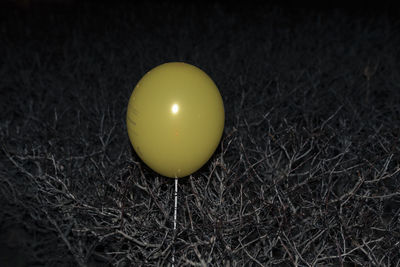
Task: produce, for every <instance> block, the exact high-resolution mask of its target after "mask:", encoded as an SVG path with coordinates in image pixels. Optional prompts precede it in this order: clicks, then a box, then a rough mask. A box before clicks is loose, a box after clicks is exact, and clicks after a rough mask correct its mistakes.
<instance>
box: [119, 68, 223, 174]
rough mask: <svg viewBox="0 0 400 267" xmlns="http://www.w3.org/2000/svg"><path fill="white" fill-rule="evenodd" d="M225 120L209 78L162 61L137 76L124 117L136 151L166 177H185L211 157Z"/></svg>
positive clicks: (220, 102) (201, 72) (220, 103)
mask: <svg viewBox="0 0 400 267" xmlns="http://www.w3.org/2000/svg"><path fill="white" fill-rule="evenodd" d="M224 121H225V111H224V103H223V101H222V97H221V94H220V93H219V91H218V88H217V86H216V85H215V83H214V82H213V80H212V79H211V78H210V77H209V76H208V75H207V74H206V73H205V72H204V71H202V70H201V69H199V68H197V67H195V66H193V65H190V64H187V63H183V62H170V63H165V64H162V65H160V66H157V67H155V68H154V69H152V70H150V71H149V72H147V73H146V74H145V75H144V76H143V77H142V79H141V80H140V81H139V82H138V84H137V85H136V87H135V89H134V90H133V93H132V95H131V97H130V99H129V104H128V110H127V120H126V122H127V128H128V135H129V139H130V141H131V143H132V146H133V148H134V150H135V152H136V154H137V155H138V156H139V157H140V158H141V159H142V160H143V162H145V163H146V164H147V165H148V166H149V167H150V168H151V169H153V170H154V171H156V172H157V173H159V174H161V175H164V176H167V177H171V178H179V177H184V176H187V175H190V174H192V173H193V172H195V171H197V170H198V169H199V168H201V167H202V166H203V165H204V164H205V163H206V162H207V161H208V160H209V159H210V157H211V156H212V154H213V153H214V151H215V149H216V148H217V146H218V144H219V141H220V139H221V136H222V132H223V129H224Z"/></svg>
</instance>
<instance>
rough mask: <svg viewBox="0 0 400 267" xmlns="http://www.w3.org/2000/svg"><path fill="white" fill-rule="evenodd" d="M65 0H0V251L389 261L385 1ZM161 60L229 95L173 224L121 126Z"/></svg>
mask: <svg viewBox="0 0 400 267" xmlns="http://www.w3.org/2000/svg"><path fill="white" fill-rule="evenodd" d="M76 2H77V1H75V2H73V3H70V4H68V5H57V7H54V6H52V5H48V4H46V5H39V4H29V6H28V7H26V8H21V7H19V8H18V7H12V6H11V4H9V5H8V7H7V8H6V7H4V8H2V9H1V11H0V101H1V102H0V145H1V146H0V202H1V205H2V208H1V210H0V227H1V233H0V266H110V265H112V266H166V265H169V264H171V260H172V254H173V253H174V254H175V260H176V265H179V266H192V265H193V266H294V265H297V266H378V265H381V266H396V264H397V265H398V264H400V256H399V253H398V252H399V249H400V180H399V173H400V165H399V160H400V154H399V152H400V149H399V138H400V71H399V70H400V66H399V59H400V35H399V27H400V23H399V20H398V19H397V18H396V16H395V15H394V14H393V12H394V13H395V11H393V10H390V9H380V10H378V11H376V10H372V9H370V10H368V9H367V10H362V11H359V10H340V9H292V8H287V7H282V6H275V5H272V4H269V5H266V4H264V5H261V6H257V7H252V8H251V7H242V6H239V5H237V6H227V5H224V4H221V3H219V4H210V5H203V6H202V7H199V6H196V5H194V4H184V5H183V4H180V5H175V6H174V7H172V6H171V4H170V3H160V2H153V3H149V4H142V5H129V4H127V3H125V4H120V5H117V6H112V5H110V4H105V3H102V4H97V5H95V4H93V3H92V4H90V3H86V4H78V3H76ZM32 3H34V2H32ZM167 61H185V62H188V63H191V64H194V65H196V66H198V67H200V68H201V69H203V70H204V71H205V72H207V73H208V74H209V75H210V76H211V77H212V78H213V79H214V81H215V82H216V84H217V85H218V87H219V89H220V91H221V94H222V96H223V99H224V103H225V110H226V123H225V125H226V127H225V131H224V135H223V138H222V141H221V144H220V146H219V148H218V149H217V151H216V153H215V154H214V156H213V157H212V158H211V159H210V161H209V162H208V163H207V164H206V165H205V166H204V167H203V168H202V169H200V170H199V171H198V172H196V173H194V174H193V175H191V176H190V177H186V178H182V179H180V180H179V212H178V230H177V231H176V233H174V231H173V228H172V227H173V225H172V215H173V180H172V179H167V178H165V177H160V176H159V175H157V174H156V173H154V172H152V171H151V170H150V169H149V168H147V167H146V166H145V165H144V164H143V163H142V162H141V161H140V160H139V158H138V157H137V156H136V155H135V153H134V152H133V150H132V148H131V146H130V144H129V140H128V136H127V133H126V127H125V112H126V106H127V102H128V97H129V96H130V94H131V91H132V90H133V87H134V85H135V84H136V82H137V81H138V80H139V79H140V77H141V76H142V75H144V74H145V73H146V71H148V70H149V69H151V68H153V67H154V66H156V65H159V64H161V63H164V62H167Z"/></svg>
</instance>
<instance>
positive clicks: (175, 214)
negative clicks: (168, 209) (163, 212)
mask: <svg viewBox="0 0 400 267" xmlns="http://www.w3.org/2000/svg"><path fill="white" fill-rule="evenodd" d="M174 199H175V204H174V236H175V235H176V217H177V214H178V178H175V192H174ZM172 267H175V246H174V248H173V251H172Z"/></svg>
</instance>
